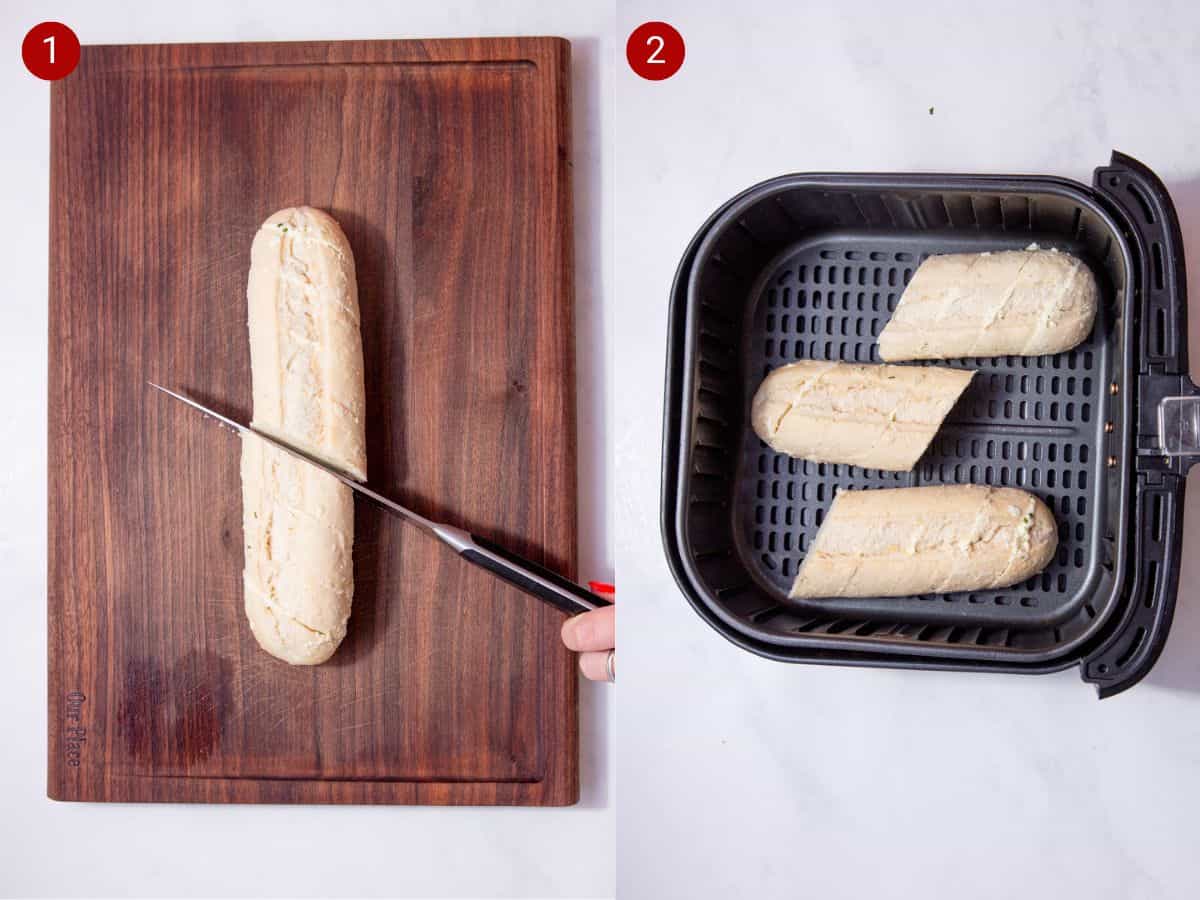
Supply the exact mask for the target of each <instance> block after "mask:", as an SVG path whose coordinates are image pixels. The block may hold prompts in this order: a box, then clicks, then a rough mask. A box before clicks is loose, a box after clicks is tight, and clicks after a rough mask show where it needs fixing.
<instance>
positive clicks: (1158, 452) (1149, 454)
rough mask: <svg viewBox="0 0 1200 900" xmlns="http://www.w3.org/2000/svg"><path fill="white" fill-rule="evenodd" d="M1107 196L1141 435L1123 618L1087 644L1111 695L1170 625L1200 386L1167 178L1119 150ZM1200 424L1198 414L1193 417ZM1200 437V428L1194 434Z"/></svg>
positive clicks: (1150, 659)
mask: <svg viewBox="0 0 1200 900" xmlns="http://www.w3.org/2000/svg"><path fill="white" fill-rule="evenodd" d="M1093 184H1094V186H1095V188H1096V189H1097V192H1098V194H1099V195H1100V199H1101V200H1102V201H1103V202H1104V203H1105V205H1106V206H1107V207H1108V208H1109V209H1110V210H1111V211H1112V213H1113V214H1114V215H1115V216H1116V217H1117V218H1118V219H1119V220H1120V221H1121V222H1122V224H1123V230H1124V231H1125V233H1126V237H1127V238H1128V239H1129V243H1130V247H1131V251H1132V253H1133V255H1134V270H1133V271H1132V272H1131V273H1130V278H1131V279H1132V280H1133V281H1134V287H1135V289H1136V298H1137V299H1136V302H1137V304H1138V306H1139V308H1138V310H1137V320H1138V324H1137V325H1136V326H1135V327H1137V328H1138V333H1137V334H1135V335H1134V348H1135V351H1134V357H1135V358H1134V365H1133V367H1132V370H1131V371H1130V373H1129V379H1130V380H1131V381H1132V380H1133V379H1135V378H1136V381H1137V384H1136V386H1135V385H1129V387H1133V388H1135V394H1134V396H1133V410H1132V412H1133V420H1134V425H1135V435H1136V436H1135V441H1136V445H1135V447H1134V448H1133V451H1134V452H1133V455H1132V457H1131V458H1130V457H1126V458H1130V459H1131V465H1132V467H1133V468H1134V471H1133V484H1132V510H1131V514H1132V515H1133V519H1134V521H1133V528H1132V529H1131V530H1130V534H1131V538H1130V540H1131V546H1130V547H1129V550H1130V551H1131V556H1130V564H1129V567H1128V570H1127V571H1128V574H1127V575H1126V581H1127V583H1128V585H1129V587H1128V588H1127V591H1128V593H1127V595H1126V601H1125V603H1124V604H1123V609H1122V613H1121V616H1120V619H1119V620H1118V621H1115V622H1114V623H1112V624H1110V625H1109V626H1108V627H1107V628H1106V629H1105V631H1104V632H1103V633H1102V634H1101V635H1100V636H1099V637H1098V638H1097V640H1096V643H1095V644H1094V645H1093V647H1092V648H1091V649H1090V651H1089V652H1088V653H1087V654H1085V656H1084V658H1083V662H1082V664H1081V669H1082V672H1081V674H1082V677H1083V679H1084V681H1088V682H1091V683H1092V684H1095V685H1096V687H1097V690H1098V692H1099V694H1100V696H1101V697H1102V698H1103V697H1110V696H1112V695H1114V694H1118V693H1120V692H1121V691H1123V690H1125V689H1126V688H1129V687H1132V686H1133V685H1134V684H1136V683H1137V682H1138V681H1140V680H1141V679H1142V677H1143V676H1145V674H1146V673H1147V672H1149V671H1150V669H1151V667H1152V666H1153V665H1154V663H1155V661H1156V660H1157V659H1158V656H1159V654H1160V653H1161V652H1162V648H1163V645H1164V644H1165V643H1166V639H1167V632H1168V631H1169V630H1170V628H1171V619H1172V617H1173V615H1174V612H1175V596H1176V592H1177V590H1178V587H1179V563H1180V558H1181V555H1182V551H1183V534H1182V532H1183V494H1184V488H1185V486H1186V475H1187V469H1188V468H1189V467H1190V466H1191V464H1192V463H1193V462H1195V461H1196V460H1197V459H1200V455H1197V454H1198V453H1200V441H1197V442H1196V450H1195V451H1193V452H1181V451H1186V450H1188V449H1190V444H1189V441H1190V439H1191V436H1190V434H1189V433H1188V430H1187V429H1188V428H1189V427H1190V426H1191V422H1192V420H1191V419H1190V416H1191V414H1192V413H1196V414H1197V415H1200V406H1195V405H1194V404H1200V391H1198V390H1197V388H1196V386H1195V385H1194V384H1192V381H1191V379H1190V378H1189V377H1188V358H1187V276H1186V270H1185V267H1184V260H1183V236H1182V233H1181V232H1180V228H1179V219H1178V217H1177V216H1176V214H1175V206H1174V204H1173V203H1172V202H1171V197H1170V195H1169V194H1168V193H1167V189H1166V187H1165V186H1164V185H1163V183H1162V181H1160V180H1159V178H1158V176H1157V175H1155V174H1154V173H1153V172H1152V171H1151V170H1150V169H1149V168H1147V167H1146V166H1145V165H1143V164H1142V163H1140V162H1138V161H1137V160H1136V159H1133V158H1132V157H1129V156H1126V155H1124V154H1123V153H1118V152H1116V151H1113V155H1112V160H1111V162H1110V163H1109V165H1108V166H1103V167H1101V168H1098V169H1096V172H1095V179H1094V181H1093ZM1195 421H1196V422H1197V424H1198V425H1200V418H1197V419H1196V420H1195ZM1197 436H1198V437H1200V433H1198V435H1197Z"/></svg>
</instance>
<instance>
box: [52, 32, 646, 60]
mask: <svg viewBox="0 0 1200 900" xmlns="http://www.w3.org/2000/svg"><path fill="white" fill-rule="evenodd" d="M656 43H657V44H658V46H657V47H654V45H655V44H656ZM666 43H667V42H666V41H665V40H664V39H663V36H662V35H661V34H652V35H650V37H648V38H646V46H647V47H654V52H653V53H651V54H650V55H649V56H647V57H646V62H647V64H649V65H652V66H665V65H666V64H667V61H666V60H665V59H663V58H662V57H660V56H659V55H658V54H660V53H662V48H663V47H665V46H666ZM50 53H51V54H53V53H54V50H53V48H51V50H50ZM51 62H53V57H52V58H51Z"/></svg>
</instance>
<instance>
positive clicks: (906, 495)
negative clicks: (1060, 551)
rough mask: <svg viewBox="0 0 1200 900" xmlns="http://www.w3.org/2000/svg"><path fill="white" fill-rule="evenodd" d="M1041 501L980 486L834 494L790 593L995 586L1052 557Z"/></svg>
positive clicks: (878, 593)
mask: <svg viewBox="0 0 1200 900" xmlns="http://www.w3.org/2000/svg"><path fill="white" fill-rule="evenodd" d="M1057 547H1058V529H1057V526H1056V525H1055V522H1054V516H1053V515H1052V514H1051V512H1050V510H1049V509H1048V508H1047V507H1046V504H1045V503H1043V502H1042V501H1041V500H1039V499H1038V498H1037V497H1035V496H1034V495H1033V494H1030V493H1027V492H1026V491H1022V490H1018V489H1016V488H993V487H982V486H978V485H952V486H936V487H914V488H891V489H884V490H868V491H847V490H844V491H841V492H839V493H838V495H837V496H836V497H835V498H834V500H833V505H832V506H831V507H830V509H829V514H828V515H827V516H826V517H825V521H824V522H823V523H822V524H821V529H820V531H818V532H817V537H816V539H815V540H814V541H813V543H812V546H811V548H810V549H809V551H808V555H807V556H805V557H804V562H803V563H802V564H801V566H800V571H799V572H798V573H797V574H796V580H795V582H794V583H793V584H792V590H791V594H790V596H791V597H793V598H821V597H901V596H908V595H911V594H941V593H948V592H951V591H974V590H986V589H989V588H1001V587H1007V586H1009V585H1013V584H1016V583H1018V582H1020V581H1024V580H1025V579H1026V578H1029V577H1030V576H1032V575H1035V574H1037V573H1038V572H1040V571H1041V570H1042V569H1044V568H1045V567H1046V565H1047V564H1048V563H1049V562H1050V560H1051V559H1053V558H1054V551H1055V550H1056V549H1057Z"/></svg>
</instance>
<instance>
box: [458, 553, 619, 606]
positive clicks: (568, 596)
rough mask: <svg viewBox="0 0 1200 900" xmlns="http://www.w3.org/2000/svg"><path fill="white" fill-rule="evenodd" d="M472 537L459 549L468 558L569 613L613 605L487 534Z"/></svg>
mask: <svg viewBox="0 0 1200 900" xmlns="http://www.w3.org/2000/svg"><path fill="white" fill-rule="evenodd" d="M470 538H471V543H470V544H468V545H467V546H466V547H464V548H463V549H461V550H460V551H459V554H460V555H461V556H462V557H463V558H464V559H465V560H467V561H468V562H472V563H474V564H475V565H477V566H479V567H480V568H483V569H487V570H488V571H489V572H491V573H492V574H493V575H495V576H496V577H497V578H500V579H502V580H504V581H507V582H508V583H509V584H511V585H513V586H514V587H518V588H520V589H521V590H523V591H525V592H526V593H528V594H533V596H535V597H537V598H538V599H539V600H542V601H544V602H546V603H549V604H550V605H551V606H555V607H558V608H559V609H561V610H562V611H563V612H565V613H567V614H569V615H575V614H576V613H583V612H590V611H591V610H593V609H600V608H601V607H604V606H612V603H611V602H610V601H608V600H605V599H604V598H603V597H601V596H600V595H599V594H593V593H592V592H591V591H589V590H588V589H587V588H585V587H583V586H582V585H578V584H576V583H575V582H573V581H569V580H568V579H566V578H563V577H562V576H561V575H559V574H558V573H557V572H551V571H550V570H549V569H547V568H546V567H545V566H540V565H538V564H537V563H535V562H530V561H529V560H527V559H524V558H522V557H520V556H517V554H515V553H511V552H509V551H508V550H505V549H504V548H503V547H501V546H500V545H499V544H495V543H493V542H492V541H489V540H488V539H487V538H481V537H479V536H478V535H474V534H473V535H471V536H470Z"/></svg>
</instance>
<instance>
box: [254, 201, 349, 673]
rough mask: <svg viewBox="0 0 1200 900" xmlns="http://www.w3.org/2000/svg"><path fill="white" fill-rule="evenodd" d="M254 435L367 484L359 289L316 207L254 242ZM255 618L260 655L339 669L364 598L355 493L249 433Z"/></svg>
mask: <svg viewBox="0 0 1200 900" xmlns="http://www.w3.org/2000/svg"><path fill="white" fill-rule="evenodd" d="M247 301H248V308H249V329H250V369H251V378H252V381H253V395H254V417H253V420H252V423H251V424H252V425H253V426H254V427H255V428H257V429H260V430H262V431H264V432H266V433H268V434H271V435H272V436H275V437H278V438H279V439H281V440H283V441H285V442H287V443H289V444H291V445H293V446H295V447H297V448H298V449H301V450H304V451H305V452H307V453H309V454H311V455H313V456H315V457H318V458H320V459H321V460H323V461H325V462H327V463H329V464H331V465H333V466H335V467H337V468H339V469H341V470H342V471H344V472H346V473H347V474H349V475H351V476H352V477H355V478H358V479H364V478H365V477H366V466H367V458H366V434H365V428H364V414H365V396H364V389H363V356H362V338H361V335H360V330H359V313H358V289H357V287H356V284H355V275H354V258H353V256H352V255H351V252H350V245H349V243H348V241H347V240H346V236H345V235H344V234H343V233H342V230H341V228H340V227H338V224H337V222H335V221H334V220H333V218H332V217H331V216H329V215H328V214H326V213H324V212H322V211H320V210H317V209H312V208H309V207H299V208H295V209H285V210H281V211H279V212H277V213H275V214H274V215H273V216H271V217H270V218H269V219H267V221H266V222H265V223H263V225H262V227H260V228H259V230H258V234H257V235H256V236H255V238H254V243H253V246H252V248H251V260H250V278H249V284H248V288H247ZM242 522H243V530H244V534H245V543H246V568H245V572H244V576H243V580H244V586H245V607H246V616H247V618H248V619H249V620H250V627H251V630H252V631H253V633H254V637H255V638H256V639H257V641H258V643H259V645H260V646H261V647H262V648H263V649H264V650H266V651H267V652H268V653H270V654H271V655H272V656H276V657H278V658H279V659H282V660H285V661H286V662H289V663H292V664H294V665H315V664H318V663H322V662H324V661H325V660H327V659H329V657H331V656H332V655H333V653H334V651H335V650H337V647H338V645H339V644H340V643H341V641H342V638H344V637H345V635H346V623H347V621H348V619H349V617H350V606H351V601H352V599H353V596H354V571H353V563H352V548H353V544H354V501H353V497H352V491H351V490H350V488H348V487H346V485H344V484H342V483H341V482H339V481H338V480H337V479H336V478H334V477H332V476H331V475H329V474H327V473H325V472H322V471H320V470H319V469H317V468H315V467H314V466H311V465H309V464H308V463H305V462H304V461H303V460H300V459H297V458H296V457H294V456H291V455H290V454H288V453H285V452H283V451H282V450H278V449H276V448H274V447H272V446H270V445H268V444H267V443H266V442H264V441H262V440H260V439H258V438H256V437H254V436H253V435H246V436H245V437H244V438H243V442H242Z"/></svg>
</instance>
